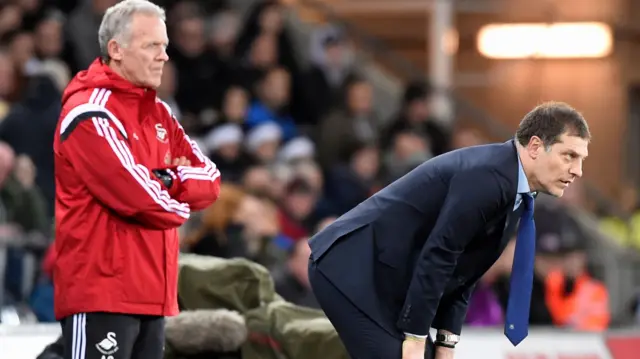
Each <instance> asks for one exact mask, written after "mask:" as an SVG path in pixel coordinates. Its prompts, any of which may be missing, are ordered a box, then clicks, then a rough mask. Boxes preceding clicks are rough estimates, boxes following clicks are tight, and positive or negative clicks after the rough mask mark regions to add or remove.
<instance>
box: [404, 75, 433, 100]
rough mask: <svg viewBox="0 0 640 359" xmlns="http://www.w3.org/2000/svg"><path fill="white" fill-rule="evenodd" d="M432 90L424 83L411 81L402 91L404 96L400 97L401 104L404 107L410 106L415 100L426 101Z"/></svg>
mask: <svg viewBox="0 0 640 359" xmlns="http://www.w3.org/2000/svg"><path fill="white" fill-rule="evenodd" d="M432 92H433V89H432V87H431V85H430V84H429V83H427V82H425V81H420V80H417V81H412V82H410V83H408V84H407V87H405V89H404V95H403V96H402V102H403V103H404V104H405V105H408V104H410V103H411V102H413V101H416V100H422V99H426V98H428V97H429V96H431V94H432Z"/></svg>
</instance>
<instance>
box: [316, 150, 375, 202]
mask: <svg viewBox="0 0 640 359" xmlns="http://www.w3.org/2000/svg"><path fill="white" fill-rule="evenodd" d="M379 170H380V162H379V153H378V148H377V147H375V146H371V145H360V146H357V147H356V148H355V149H354V150H353V152H352V154H351V156H350V160H349V162H347V163H345V164H342V165H337V166H336V167H334V168H333V169H331V170H330V172H329V179H328V181H327V187H326V193H327V198H328V200H329V201H330V202H331V203H332V204H333V206H334V208H335V209H336V210H337V212H338V213H339V214H343V213H345V212H347V211H348V210H350V209H351V208H353V207H355V206H357V205H358V204H359V203H360V202H362V201H364V200H365V199H367V198H369V196H370V195H371V194H373V192H374V191H375V188H376V185H377V183H376V181H377V180H378V174H379Z"/></svg>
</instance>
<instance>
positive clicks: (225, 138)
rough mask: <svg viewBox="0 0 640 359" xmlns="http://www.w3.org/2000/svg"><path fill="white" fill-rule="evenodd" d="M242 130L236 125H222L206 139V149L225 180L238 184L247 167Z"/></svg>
mask: <svg viewBox="0 0 640 359" xmlns="http://www.w3.org/2000/svg"><path fill="white" fill-rule="evenodd" d="M243 136H244V135H243V133H242V128H241V127H240V126H238V125H237V124H235V123H227V124H224V125H220V126H218V127H216V128H214V129H213V130H211V132H210V133H209V134H208V135H207V137H206V138H205V140H204V142H205V148H206V151H207V153H208V155H209V158H211V160H212V161H214V163H215V164H216V165H217V166H218V169H219V170H220V172H222V173H224V174H225V180H226V181H229V182H237V181H239V180H240V178H241V176H242V173H243V172H244V169H245V167H246V164H247V163H246V158H245V157H244V156H243V152H242V141H243Z"/></svg>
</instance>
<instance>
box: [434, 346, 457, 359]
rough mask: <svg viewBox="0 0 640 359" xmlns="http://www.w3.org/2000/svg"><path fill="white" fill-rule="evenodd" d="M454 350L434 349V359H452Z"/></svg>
mask: <svg viewBox="0 0 640 359" xmlns="http://www.w3.org/2000/svg"><path fill="white" fill-rule="evenodd" d="M454 352H455V350H454V349H451V348H446V347H436V359H453V353H454Z"/></svg>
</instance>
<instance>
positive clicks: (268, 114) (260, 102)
mask: <svg viewBox="0 0 640 359" xmlns="http://www.w3.org/2000/svg"><path fill="white" fill-rule="evenodd" d="M290 89H291V77H290V75H289V73H288V72H287V71H286V70H285V69H284V68H281V67H277V68H274V69H271V70H269V71H267V72H266V73H265V75H264V77H263V78H262V79H261V80H260V82H259V83H258V87H257V95H258V98H257V100H256V101H254V102H253V103H252V104H251V107H250V108H249V112H248V113H247V119H246V122H245V125H246V126H247V127H248V128H249V129H251V128H253V127H255V126H257V125H260V124H262V123H265V122H273V123H276V124H277V125H278V126H280V129H281V130H282V137H283V140H284V141H285V142H286V141H288V140H290V139H292V138H293V137H294V136H295V135H296V134H297V129H296V125H295V121H294V120H293V119H292V118H291V116H289V113H288V110H289V108H288V105H289V99H290Z"/></svg>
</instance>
